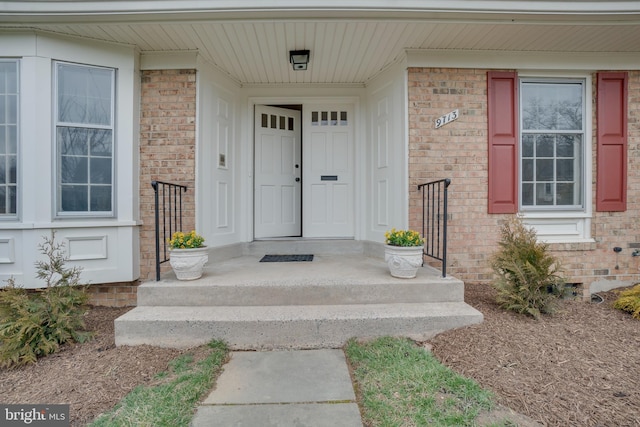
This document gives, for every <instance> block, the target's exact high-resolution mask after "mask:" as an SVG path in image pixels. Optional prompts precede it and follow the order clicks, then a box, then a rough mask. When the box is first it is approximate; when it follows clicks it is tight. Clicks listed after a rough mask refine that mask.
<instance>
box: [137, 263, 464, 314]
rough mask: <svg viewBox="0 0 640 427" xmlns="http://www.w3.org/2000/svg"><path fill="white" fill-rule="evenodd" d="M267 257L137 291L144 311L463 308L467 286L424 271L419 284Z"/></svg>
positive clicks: (370, 267)
mask: <svg viewBox="0 0 640 427" xmlns="http://www.w3.org/2000/svg"><path fill="white" fill-rule="evenodd" d="M262 255H263V254H259V255H245V256H242V257H236V258H233V259H229V260H225V261H212V260H210V261H209V264H208V265H207V266H206V268H205V271H204V274H203V276H202V278H200V279H198V280H194V281H178V280H175V278H174V277H175V276H173V273H171V274H170V275H166V276H165V278H164V280H161V281H159V282H147V283H143V284H142V285H140V286H139V287H138V305H139V306H154V305H155V306H167V305H170V306H253V305H268V306H270V305H323V304H328V305H333V304H383V303H403V302H406V303H408V302H460V301H463V298H464V283H463V282H462V281H460V280H458V279H456V278H454V277H447V278H443V277H442V276H441V272H440V271H439V270H436V269H434V268H432V267H429V266H425V267H422V268H420V269H419V271H418V274H417V276H416V278H415V279H409V280H407V279H397V278H394V277H391V275H390V274H389V269H388V266H387V264H386V263H385V262H384V260H382V259H380V258H374V257H367V256H363V255H352V254H344V255H315V256H314V259H313V261H312V262H276V263H264V262H260V259H261V257H262Z"/></svg>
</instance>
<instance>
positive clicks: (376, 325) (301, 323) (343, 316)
mask: <svg viewBox="0 0 640 427" xmlns="http://www.w3.org/2000/svg"><path fill="white" fill-rule="evenodd" d="M482 318H483V316H482V313H480V312H479V311H477V310H475V309H474V308H473V307H471V306H469V305H467V304H465V303H464V302H446V303H392V304H357V305H353V304H342V305H290V306H236V307H227V306H218V307H202V306H201V307H188V306H149V307H137V308H135V309H133V310H131V311H129V312H128V313H126V314H124V315H123V316H121V317H120V318H118V319H116V321H115V336H116V345H118V346H121V345H143V344H148V345H154V346H160V347H175V348H187V347H192V346H197V345H201V344H204V343H206V342H209V341H210V340H212V339H220V340H224V341H225V342H226V343H227V344H228V345H229V346H230V348H231V349H235V350H260V349H311V348H339V347H341V346H342V345H344V343H345V342H346V341H347V340H349V339H350V338H352V337H358V338H373V337H379V336H387V335H391V336H406V337H410V338H413V339H416V340H426V339H429V338H431V337H433V336H434V335H436V334H438V333H440V332H443V331H446V330H448V329H453V328H458V327H462V326H466V325H470V324H475V323H480V322H481V321H482Z"/></svg>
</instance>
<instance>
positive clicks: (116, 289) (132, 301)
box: [88, 282, 139, 307]
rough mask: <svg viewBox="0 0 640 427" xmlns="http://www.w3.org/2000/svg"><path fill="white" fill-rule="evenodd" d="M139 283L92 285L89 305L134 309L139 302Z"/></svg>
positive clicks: (89, 292) (89, 291)
mask: <svg viewBox="0 0 640 427" xmlns="http://www.w3.org/2000/svg"><path fill="white" fill-rule="evenodd" d="M138 285H139V282H132V283H106V284H100V285H91V286H90V287H89V290H88V294H89V304H91V305H98V306H105V307H133V306H135V305H136V302H137V291H138Z"/></svg>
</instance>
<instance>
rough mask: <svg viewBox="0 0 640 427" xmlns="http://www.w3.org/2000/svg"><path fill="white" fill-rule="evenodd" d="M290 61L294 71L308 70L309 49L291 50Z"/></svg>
mask: <svg viewBox="0 0 640 427" xmlns="http://www.w3.org/2000/svg"><path fill="white" fill-rule="evenodd" d="M289 62H290V63H291V65H292V66H293V69H294V71H300V70H306V69H307V64H309V51H308V50H290V51H289Z"/></svg>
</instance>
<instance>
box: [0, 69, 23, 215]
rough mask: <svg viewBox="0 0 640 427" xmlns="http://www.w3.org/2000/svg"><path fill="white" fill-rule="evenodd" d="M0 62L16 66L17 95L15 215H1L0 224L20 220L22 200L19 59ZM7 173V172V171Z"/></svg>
mask: <svg viewBox="0 0 640 427" xmlns="http://www.w3.org/2000/svg"><path fill="white" fill-rule="evenodd" d="M0 62H13V63H15V64H16V73H17V74H16V79H17V81H16V87H17V95H18V101H17V111H16V138H17V141H16V146H17V149H16V213H14V214H1V215H0V222H5V221H17V220H19V219H20V211H21V209H20V206H21V200H22V195H21V189H22V185H21V181H22V180H21V179H20V178H21V170H22V167H21V166H22V165H21V161H20V159H21V157H22V156H21V145H22V144H20V139H21V135H22V132H21V131H20V130H21V123H22V118H21V116H20V109H21V90H20V84H21V79H20V59H18V58H0ZM7 173H8V171H7Z"/></svg>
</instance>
